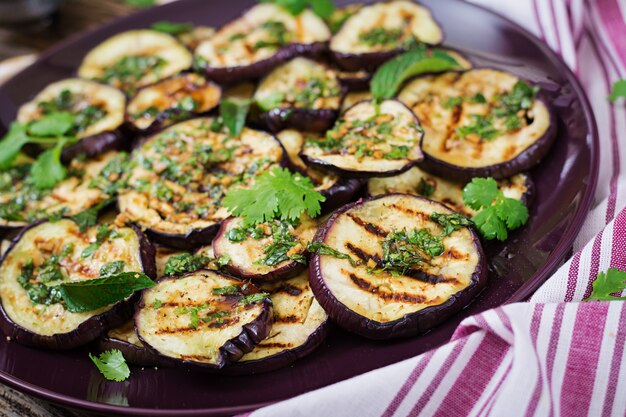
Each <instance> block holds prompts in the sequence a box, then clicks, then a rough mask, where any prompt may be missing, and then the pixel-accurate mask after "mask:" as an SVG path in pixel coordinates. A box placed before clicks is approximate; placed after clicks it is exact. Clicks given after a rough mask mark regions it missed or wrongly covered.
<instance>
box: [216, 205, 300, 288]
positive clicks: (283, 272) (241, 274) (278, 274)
mask: <svg viewBox="0 0 626 417" xmlns="http://www.w3.org/2000/svg"><path fill="white" fill-rule="evenodd" d="M233 219H234V218H233V217H229V218H228V219H226V220H224V221H223V222H222V225H221V227H220V229H219V231H218V232H217V235H215V238H214V239H213V254H214V255H215V257H216V258H219V257H220V256H224V255H228V253H227V252H226V251H223V250H222V246H221V245H220V242H222V241H223V240H224V239H228V237H226V233H227V231H228V225H229V223H230V222H231V221H232V220H233ZM303 255H304V256H308V252H306V251H305V252H304V253H303ZM304 268H306V266H305V265H303V264H301V263H299V262H295V261H291V262H289V263H287V264H286V265H283V266H281V267H280V268H276V269H274V270H272V271H271V272H269V273H267V274H253V273H250V272H247V271H245V270H243V269H241V268H239V267H236V266H233V265H231V264H230V263H228V265H225V266H224V268H223V270H224V271H225V272H226V273H228V274H230V275H232V276H234V277H238V278H240V279H245V280H252V281H254V282H262V281H263V282H268V281H279V280H283V279H289V278H293V277H295V276H296V275H298V274H299V273H300V272H302V271H304Z"/></svg>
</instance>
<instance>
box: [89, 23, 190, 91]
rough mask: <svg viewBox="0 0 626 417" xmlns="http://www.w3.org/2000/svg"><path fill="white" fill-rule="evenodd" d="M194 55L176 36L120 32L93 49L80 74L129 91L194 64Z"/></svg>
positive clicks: (159, 33) (131, 31) (145, 31)
mask: <svg viewBox="0 0 626 417" xmlns="http://www.w3.org/2000/svg"><path fill="white" fill-rule="evenodd" d="M191 62H192V55H191V52H189V51H188V50H187V48H186V47H185V46H184V45H183V44H181V43H180V42H179V41H178V40H177V39H176V38H175V37H173V36H171V35H168V34H166V33H162V32H157V31H154V30H148V29H142V30H130V31H127V32H122V33H119V34H117V35H115V36H113V37H111V38H109V39H107V40H106V41H104V42H102V43H101V44H99V45H98V46H96V47H95V48H94V49H92V50H91V51H90V52H89V53H88V54H87V55H86V56H85V58H84V59H83V62H82V63H81V66H80V68H79V69H78V76H79V77H81V78H88V79H93V80H97V81H101V82H103V83H106V84H110V85H112V86H114V87H116V88H119V89H120V90H123V91H125V92H126V93H127V94H130V95H132V94H134V92H135V91H136V90H137V89H138V88H140V87H143V86H145V85H148V84H152V83H155V82H157V81H159V80H162V79H164V78H167V77H169V76H171V75H174V74H177V73H179V72H181V71H183V70H186V69H188V68H189V67H191Z"/></svg>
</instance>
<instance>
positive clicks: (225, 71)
mask: <svg viewBox="0 0 626 417" xmlns="http://www.w3.org/2000/svg"><path fill="white" fill-rule="evenodd" d="M327 50H328V42H314V43H311V44H291V45H286V46H284V47H282V48H280V49H279V50H278V51H277V52H276V53H275V54H274V55H273V56H271V57H270V58H267V59H264V60H261V61H258V62H255V63H253V64H251V65H246V66H237V67H223V68H221V67H220V68H216V67H204V68H198V70H199V71H201V72H202V73H203V74H204V75H206V76H207V77H208V78H209V79H211V80H213V81H215V82H217V83H219V84H235V83H239V82H242V81H244V80H256V79H259V78H261V77H263V76H265V75H267V74H268V73H269V72H270V71H272V70H273V69H274V68H276V67H277V66H279V65H280V64H282V63H284V62H287V61H289V60H290V59H291V58H294V57H296V56H307V57H311V58H316V57H318V56H320V55H322V54H323V53H324V52H326V51H327Z"/></svg>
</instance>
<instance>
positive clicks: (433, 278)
mask: <svg viewBox="0 0 626 417" xmlns="http://www.w3.org/2000/svg"><path fill="white" fill-rule="evenodd" d="M346 248H348V249H349V250H350V252H352V253H353V254H354V255H355V256H356V257H358V258H359V259H360V260H362V261H363V262H365V263H367V261H369V260H370V259H371V260H373V261H374V262H376V267H377V268H378V269H383V268H384V265H383V262H382V259H380V256H378V255H377V254H373V255H371V254H369V253H367V252H365V251H364V250H363V249H361V248H358V247H356V246H354V245H353V244H352V243H350V242H348V243H346ZM400 276H402V277H406V278H412V279H416V280H418V281H422V282H425V283H427V284H437V283H439V282H442V279H443V277H442V276H441V275H433V274H429V273H427V272H425V271H422V270H420V269H415V268H408V269H407V270H406V271H405V272H404V273H403V274H402V275H400Z"/></svg>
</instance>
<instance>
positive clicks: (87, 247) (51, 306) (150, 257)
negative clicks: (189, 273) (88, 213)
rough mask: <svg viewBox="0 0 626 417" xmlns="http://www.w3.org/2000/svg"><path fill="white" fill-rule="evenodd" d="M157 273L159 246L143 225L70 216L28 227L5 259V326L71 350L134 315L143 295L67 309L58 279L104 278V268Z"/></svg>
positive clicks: (21, 337) (26, 338)
mask: <svg viewBox="0 0 626 417" xmlns="http://www.w3.org/2000/svg"><path fill="white" fill-rule="evenodd" d="M112 264H115V268H116V273H117V272H132V271H136V272H143V273H145V274H146V275H148V276H150V277H152V278H154V276H155V274H156V269H155V265H154V248H153V247H152V245H151V244H150V243H149V242H148V240H147V239H146V238H145V237H144V236H143V234H142V233H141V232H139V231H138V230H137V229H133V228H128V227H122V228H111V227H109V226H106V225H102V226H100V227H91V228H89V229H87V230H86V231H84V232H81V230H80V229H79V227H78V225H77V224H76V223H75V222H74V221H72V220H69V219H62V220H59V221H56V222H40V223H35V224H33V225H32V226H30V227H28V228H27V229H24V231H23V232H22V233H21V234H20V235H19V237H18V238H17V239H16V240H15V241H14V243H13V244H12V246H11V247H10V248H9V249H8V251H7V253H6V254H5V255H4V257H3V259H2V263H1V264H0V300H1V301H2V309H1V317H0V327H1V328H2V330H3V331H4V333H5V334H6V335H7V336H8V337H10V338H11V339H13V340H16V341H18V342H20V343H23V344H26V345H31V346H40V347H45V348H50V349H71V348H74V347H77V346H81V345H84V344H86V343H89V342H91V341H92V340H94V339H96V338H97V337H99V336H100V335H101V334H103V333H104V332H106V331H107V330H108V329H109V328H112V327H115V326H118V325H120V324H122V323H124V322H125V321H126V320H128V319H130V318H131V316H132V313H133V305H134V303H135V301H136V300H137V298H138V294H135V295H132V296H130V297H128V298H127V299H126V300H123V301H120V302H118V303H116V304H113V305H110V306H107V307H103V308H100V309H98V310H94V311H87V312H82V313H72V312H70V311H68V310H66V309H65V307H64V304H63V302H62V299H61V297H60V294H59V293H58V291H56V290H55V289H54V285H55V284H59V283H60V282H62V281H66V280H67V281H77V280H89V279H94V278H99V277H100V274H101V273H102V269H101V268H103V267H105V265H108V266H109V267H112Z"/></svg>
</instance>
